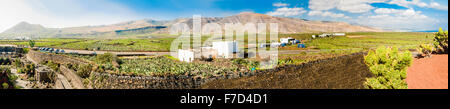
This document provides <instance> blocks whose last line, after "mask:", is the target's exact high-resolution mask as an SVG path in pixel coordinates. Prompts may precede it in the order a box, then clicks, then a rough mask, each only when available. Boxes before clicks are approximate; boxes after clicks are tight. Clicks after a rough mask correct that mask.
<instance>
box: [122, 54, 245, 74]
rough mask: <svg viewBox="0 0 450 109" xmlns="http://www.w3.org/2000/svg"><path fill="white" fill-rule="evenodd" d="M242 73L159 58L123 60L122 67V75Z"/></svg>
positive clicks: (201, 64)
mask: <svg viewBox="0 0 450 109" xmlns="http://www.w3.org/2000/svg"><path fill="white" fill-rule="evenodd" d="M237 71H240V68H239V66H237V65H230V66H220V65H214V64H213V63H196V62H194V63H185V62H179V61H177V60H174V59H170V57H166V56H157V57H150V58H140V59H122V64H121V65H120V72H121V73H134V74H145V75H165V74H175V75H200V76H202V77H206V76H217V75H223V74H226V73H232V72H237Z"/></svg>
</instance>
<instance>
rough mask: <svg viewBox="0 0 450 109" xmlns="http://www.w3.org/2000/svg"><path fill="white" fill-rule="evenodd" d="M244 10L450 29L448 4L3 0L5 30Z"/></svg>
mask: <svg viewBox="0 0 450 109" xmlns="http://www.w3.org/2000/svg"><path fill="white" fill-rule="evenodd" d="M241 12H254V13H261V14H267V15H271V16H278V17H291V18H301V19H307V20H319V21H342V22H348V23H350V24H355V25H363V26H371V27H376V28H381V29H385V30H393V31H428V30H437V29H438V28H439V27H442V28H444V29H446V30H448V1H447V0H0V32H3V31H4V30H6V29H8V28H11V27H12V26H14V25H16V24H17V23H19V22H22V21H26V22H29V23H32V24H41V25H43V26H45V27H49V28H63V27H75V26H94V25H105V24H114V23H119V22H125V21H131V20H140V19H154V20H173V19H176V18H188V17H192V16H193V15H202V16H203V17H225V16H231V15H235V14H239V13H241Z"/></svg>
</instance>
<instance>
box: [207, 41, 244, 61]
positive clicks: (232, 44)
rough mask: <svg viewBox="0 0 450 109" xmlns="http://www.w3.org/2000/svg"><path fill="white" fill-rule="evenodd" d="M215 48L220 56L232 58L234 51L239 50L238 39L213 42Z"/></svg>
mask: <svg viewBox="0 0 450 109" xmlns="http://www.w3.org/2000/svg"><path fill="white" fill-rule="evenodd" d="M212 45H213V48H214V49H216V50H217V56H218V57H224V58H231V57H233V53H237V52H239V50H238V43H237V42H236V41H220V42H212Z"/></svg>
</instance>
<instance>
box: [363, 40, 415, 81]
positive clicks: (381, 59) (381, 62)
mask: <svg viewBox="0 0 450 109" xmlns="http://www.w3.org/2000/svg"><path fill="white" fill-rule="evenodd" d="M364 62H365V63H366V65H367V66H368V67H369V69H370V71H371V72H372V73H373V74H374V75H375V77H373V78H367V81H366V82H365V83H364V85H365V87H366V88H369V89H407V88H408V85H407V83H406V82H405V81H404V79H406V70H407V68H408V67H409V66H411V63H412V57H411V53H410V52H409V51H406V52H404V53H399V51H398V48H396V47H393V48H386V47H378V48H377V49H376V50H370V51H369V53H368V54H367V55H366V56H365V57H364Z"/></svg>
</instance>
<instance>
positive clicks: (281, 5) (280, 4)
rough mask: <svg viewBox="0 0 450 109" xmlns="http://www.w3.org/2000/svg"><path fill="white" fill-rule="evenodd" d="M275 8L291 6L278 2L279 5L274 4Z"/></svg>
mask: <svg viewBox="0 0 450 109" xmlns="http://www.w3.org/2000/svg"><path fill="white" fill-rule="evenodd" d="M273 6H275V7H286V6H289V4H287V3H281V2H278V3H274V4H273Z"/></svg>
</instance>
